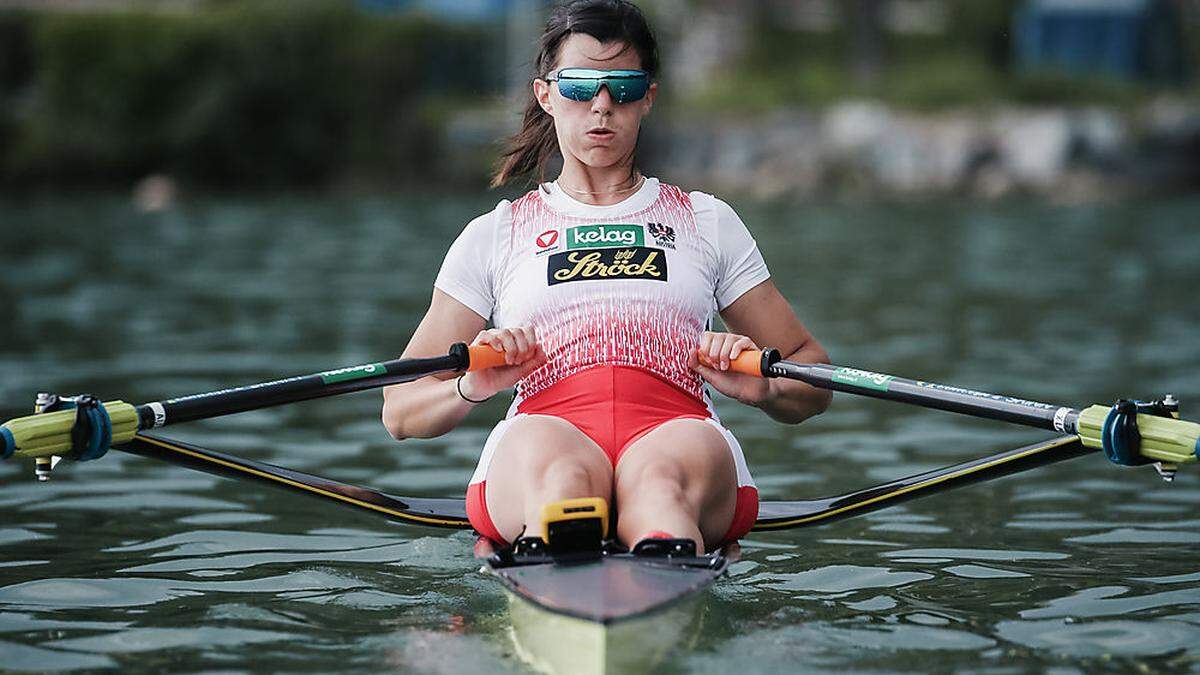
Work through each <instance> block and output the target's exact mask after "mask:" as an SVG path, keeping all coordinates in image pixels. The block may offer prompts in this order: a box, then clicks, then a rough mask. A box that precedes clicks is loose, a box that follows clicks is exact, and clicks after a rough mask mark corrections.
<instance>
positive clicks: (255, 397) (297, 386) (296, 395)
mask: <svg viewBox="0 0 1200 675" xmlns="http://www.w3.org/2000/svg"><path fill="white" fill-rule="evenodd" d="M489 349H490V347H489ZM466 367H467V364H466V357H465V356H464V355H461V354H457V353H454V352H452V353H450V354H447V355H446V356H435V357H432V358H424V359H396V360H394V361H384V362H382V363H366V364H363V365H360V366H353V367H350V368H339V369H337V370H329V371H325V372H321V373H313V374H312V375H300V376H297V377H287V378H283V379H281V380H273V381H271V382H263V383H260V384H252V385H248V386H244V387H233V388H230V389H220V390H217V391H210V392H206V393H203V394H193V395H190V396H181V397H179V398H172V399H167V400H165V401H155V402H153V403H146V404H143V405H140V406H138V407H137V410H138V428H139V429H142V430H144V429H154V428H158V427H162V426H166V425H168V424H179V423H180V422H191V421H193V420H200V419H208V418H211V417H220V416H222V415H232V414H234V413H240V412H246V411H249V410H258V409H260V408H269V407H272V406H277V405H283V404H285V403H297V402H299V401H307V400H311V399H314V398H324V397H326V396H336V395H338V394H346V393H350V392H355V391H363V390H365V389H375V388H377V387H386V386H388V385H392V384H400V383H402V382H411V381H412V380H416V379H420V378H422V377H425V376H426V375H430V374H433V373H440V372H444V371H453V370H466Z"/></svg>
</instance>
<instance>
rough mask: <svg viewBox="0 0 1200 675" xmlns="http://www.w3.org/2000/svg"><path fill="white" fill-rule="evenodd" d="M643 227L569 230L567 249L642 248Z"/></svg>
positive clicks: (602, 227)
mask: <svg viewBox="0 0 1200 675" xmlns="http://www.w3.org/2000/svg"><path fill="white" fill-rule="evenodd" d="M644 243H645V234H644V232H643V228H642V226H641V225H580V226H578V227H572V228H570V229H568V230H567V248H568V249H573V248H616V247H622V246H642V245H643V244H644Z"/></svg>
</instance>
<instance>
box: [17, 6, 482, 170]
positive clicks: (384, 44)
mask: <svg viewBox="0 0 1200 675" xmlns="http://www.w3.org/2000/svg"><path fill="white" fill-rule="evenodd" d="M492 39H493V38H492V37H490V36H489V35H487V34H486V33H484V32H482V31H480V30H472V29H469V28H460V27H447V26H442V25H436V26H435V25H434V24H432V23H431V22H430V21H428V20H427V19H422V18H420V17H411V16H410V17H380V16H367V15H363V14H362V13H360V12H358V11H356V10H355V9H354V7H353V4H352V3H351V2H348V1H347V2H327V1H316V0H291V1H288V2H270V3H263V2H245V3H242V2H237V3H224V4H222V5H219V6H217V7H216V8H214V9H213V10H211V11H206V12H203V13H199V14H168V13H137V12H131V13H123V12H122V13H111V12H106V13H94V14H91V13H75V12H70V13H52V14H41V13H30V12H7V13H0V45H3V47H0V64H4V65H3V66H0V110H2V111H4V112H3V116H2V117H0V141H3V143H2V144H0V145H2V146H3V147H4V148H6V149H7V150H5V151H3V152H0V162H2V164H0V177H2V178H3V179H4V182H5V183H8V184H10V185H21V184H30V183H47V182H53V183H59V184H62V183H66V184H90V183H101V184H108V183H126V182H128V181H130V180H134V179H137V178H140V177H142V176H145V175H147V174H149V173H155V172H165V173H169V174H172V175H176V176H180V177H183V178H185V179H187V180H189V181H191V182H195V183H199V184H204V185H210V186H230V187H232V186H237V187H243V186H249V187H272V186H281V185H299V186H304V185H319V184H323V183H326V182H328V181H330V180H332V179H335V178H339V179H344V178H346V177H347V176H348V175H349V176H353V175H354V174H356V173H362V174H364V175H386V176H388V177H389V178H390V179H404V178H406V177H410V176H413V175H417V174H421V173H423V172H425V171H427V166H426V162H425V160H426V158H428V157H429V156H430V154H431V153H433V152H434V148H432V147H430V142H431V141H430V139H431V138H434V137H436V135H435V134H431V133H429V131H430V125H431V120H430V119H429V115H427V114H425V113H423V107H424V106H427V105H428V104H429V101H430V99H431V97H432V98H433V99H434V100H436V98H437V97H439V96H453V95H456V93H458V94H461V93H464V92H468V91H471V90H479V89H480V88H482V87H483V79H484V77H485V73H486V72H487V67H485V64H484V59H486V58H487V55H488V53H489V51H491V45H490V41H491V40H492ZM435 64H436V66H437V67H436V68H435V67H434V66H435ZM446 70H452V71H454V72H455V73H456V74H457V75H458V77H456V78H453V79H448V78H443V77H438V76H436V75H437V73H442V72H445V71H446Z"/></svg>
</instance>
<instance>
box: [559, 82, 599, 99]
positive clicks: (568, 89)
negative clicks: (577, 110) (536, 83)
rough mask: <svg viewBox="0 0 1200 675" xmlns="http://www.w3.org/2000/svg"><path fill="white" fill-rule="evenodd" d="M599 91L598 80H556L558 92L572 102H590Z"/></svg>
mask: <svg viewBox="0 0 1200 675" xmlns="http://www.w3.org/2000/svg"><path fill="white" fill-rule="evenodd" d="M599 91H600V80H597V79H595V78H575V77H571V78H567V77H560V78H559V79H558V92H559V93H560V94H562V95H563V96H565V97H567V98H569V99H571V100H572V101H590V100H592V98H593V97H594V96H595V95H596V94H597V93H599Z"/></svg>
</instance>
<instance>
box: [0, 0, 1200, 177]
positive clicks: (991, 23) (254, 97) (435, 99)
mask: <svg viewBox="0 0 1200 675" xmlns="http://www.w3.org/2000/svg"><path fill="white" fill-rule="evenodd" d="M780 1H783V0H780ZM692 3H693V4H691V5H689V7H690V11H689V12H687V13H683V12H667V11H666V10H665V9H664V7H665V6H661V5H656V4H654V3H653V2H649V1H647V2H646V3H644V4H645V5H646V9H647V13H648V14H649V15H650V17H651V20H652V22H653V23H654V25H655V27H656V29H657V30H658V32H659V35H660V38H661V41H662V43H663V44H662V51H663V55H664V62H667V63H668V67H667V68H666V69H665V71H664V86H665V88H666V91H668V92H670V93H669V95H668V96H666V97H665V98H664V100H663V102H664V103H666V105H667V107H668V108H669V109H670V108H674V109H676V110H678V111H686V113H687V114H689V115H695V114H697V111H701V110H703V111H706V112H713V113H716V114H718V115H719V114H721V113H729V112H739V113H740V112H753V111H769V110H773V109H777V108H779V107H798V106H808V107H812V106H823V105H828V104H831V103H834V102H836V101H839V100H843V99H846V98H848V97H870V98H874V99H878V100H881V101H883V102H886V103H889V104H892V105H895V106H899V107H904V108H910V109H917V110H935V109H941V108H946V107H957V106H980V105H994V104H1000V103H1006V102H1017V103H1037V104H1043V103H1049V104H1100V105H1109V106H1127V105H1132V104H1136V103H1138V102H1141V101H1144V100H1145V99H1146V97H1147V96H1148V95H1152V94H1156V93H1158V92H1160V91H1164V90H1167V89H1169V88H1167V87H1163V86H1160V85H1150V84H1145V83H1142V84H1135V83H1128V82H1121V81H1115V80H1099V79H1098V80H1087V79H1081V78H1079V77H1065V76H1055V75H1052V74H1042V75H1037V76H1032V75H1019V74H1016V73H1015V72H1014V68H1013V67H1012V62H1011V61H1012V36H1011V32H1010V31H1011V24H1012V18H1013V13H1014V11H1015V9H1016V8H1017V6H1018V4H1019V0H971V1H962V2H956V1H955V2H945V3H942V4H941V5H940V6H941V7H943V8H944V10H945V12H946V14H945V16H944V17H942V21H941V27H940V28H939V29H935V30H929V31H926V32H921V31H908V32H902V33H901V32H895V31H887V30H883V31H877V33H876V35H875V36H874V37H873V38H872V40H873V42H872V44H871V46H872V47H873V48H874V50H875V51H876V57H875V60H876V63H875V64H874V65H873V66H872V68H870V69H868V70H872V71H873V72H870V73H868V76H863V75H862V72H861V65H862V63H861V59H862V47H863V42H862V39H861V37H862V36H861V34H859V33H856V30H859V29H860V26H859V25H858V24H857V23H856V22H855V21H854V20H852V17H851V14H852V12H851V10H850V9H847V8H849V7H851V6H852V5H853V3H851V2H850V0H846V2H845V3H844V4H837V5H831V6H833V7H837V8H840V9H839V11H841V12H842V16H841V20H839V21H835V22H834V23H833V25H832V26H831V27H826V28H823V29H814V28H803V27H799V26H797V25H796V24H795V22H793V23H791V24H789V22H787V21H781V20H780V16H779V12H778V10H779V7H780V4H779V2H775V3H772V2H765V1H764V2H758V3H746V4H744V5H737V6H731V7H734V11H735V13H736V14H737V16H739V21H741V22H742V24H741V28H742V29H743V34H744V43H745V44H744V46H743V47H742V48H741V49H740V50H736V51H735V53H734V54H733V55H732V57H731V59H730V61H729V62H727V63H722V64H720V65H719V66H718V67H716V68H714V69H713V70H712V71H711V72H709V73H707V74H706V75H705V76H704V77H703V78H702V79H701V83H700V84H698V85H695V86H690V87H687V88H683V87H680V88H675V87H673V85H672V82H671V77H672V73H673V72H678V69H674V70H673V69H672V68H671V67H669V62H670V61H671V58H672V54H673V53H675V47H676V45H677V44H678V43H679V41H680V40H682V39H685V38H687V37H689V36H690V34H689V33H688V31H689V30H691V29H692V23H691V22H692V21H693V20H694V19H695V18H696V16H697V13H699V12H701V11H717V10H716V5H715V4H714V2H712V1H710V0H706V1H705V2H701V0H692ZM133 6H134V7H142V9H132V10H127V11H95V12H84V11H71V12H45V11H31V10H0V184H2V185H4V186H8V187H20V186H28V185H39V184H50V185H89V184H99V185H112V184H120V185H128V184H130V183H131V182H132V181H135V180H137V179H140V178H142V177H144V176H146V175H149V174H152V173H165V174H169V175H171V176H174V177H176V178H179V179H181V180H183V181H185V182H187V183H189V184H196V185H203V186H209V187H235V188H264V187H265V188H270V187H276V186H319V185H329V184H331V183H338V182H352V183H354V182H371V183H384V184H397V183H399V182H403V181H409V180H416V181H418V182H421V181H424V182H429V181H432V180H441V179H461V178H462V177H463V176H462V175H460V174H461V173H462V167H463V166H464V160H463V157H462V152H460V153H459V155H458V156H457V157H456V159H455V160H454V161H447V162H440V161H436V160H437V158H439V157H443V156H445V155H447V154H448V151H449V150H451V149H452V148H448V147H446V146H445V144H447V143H450V142H451V141H448V140H445V139H447V134H446V130H447V120H449V119H451V118H452V117H454V115H455V114H456V113H457V112H459V111H461V110H462V109H463V108H474V109H478V110H480V111H481V112H482V114H483V116H491V118H492V119H496V117H495V116H497V115H501V114H512V111H510V110H508V109H506V108H505V107H504V106H503V104H502V103H501V101H502V97H503V95H504V90H505V87H506V86H508V84H509V80H508V75H509V73H508V70H507V69H508V68H509V67H510V66H509V63H510V62H509V59H511V58H512V57H513V52H512V50H511V49H510V48H509V47H508V46H506V45H505V39H506V35H505V31H506V26H505V25H504V21H493V22H488V23H474V24H472V23H459V24H448V23H445V22H438V21H435V20H433V19H430V18H427V17H422V16H420V15H418V14H387V13H368V12H364V11H362V10H360V9H358V8H356V6H355V3H354V1H353V0H220V1H216V0H213V1H211V2H208V3H202V4H201V5H200V6H201V7H202V9H200V10H197V11H191V12H167V11H151V9H149V8H152V5H145V4H143V5H133ZM728 9H729V8H728V7H722V8H720V10H719V11H718V13H720V12H721V11H727V10H728ZM1183 12H1184V13H1183V16H1184V26H1183V30H1184V31H1185V32H1186V38H1185V44H1186V45H1188V48H1189V49H1190V50H1192V54H1191V55H1192V61H1193V63H1195V62H1196V61H1197V59H1200V52H1198V51H1197V50H1200V17H1198V16H1197V13H1198V12H1200V2H1193V3H1190V4H1187V5H1186V9H1184V10H1183ZM530 51H532V47H530ZM680 53H682V50H681V52H680ZM530 56H532V54H530ZM1189 87H1190V88H1189V89H1180V88H1178V87H1176V88H1174V89H1170V91H1172V92H1174V93H1176V94H1179V93H1183V94H1184V95H1187V96H1191V97H1193V98H1196V99H1200V95H1198V94H1197V91H1196V88H1195V85H1189ZM513 119H514V120H515V119H516V118H515V115H514V116H513ZM479 128H480V129H482V128H483V125H479ZM484 132H487V130H486V129H484ZM463 133H466V134H467V135H470V134H476V135H478V134H479V133H480V132H479V131H478V130H477V129H475V128H474V127H471V128H468V129H467V130H466V131H465V132H463ZM495 140H499V139H495ZM472 142H473V141H472ZM465 152H466V153H467V154H468V155H469V156H468V157H467V159H466V160H465V161H466V162H467V163H470V164H471V167H470V171H471V173H472V175H471V176H470V178H471V179H472V180H475V179H478V178H479V177H480V176H481V175H482V174H483V173H484V171H485V170H486V166H487V165H488V164H489V163H490V162H491V161H492V160H493V159H494V158H493V157H491V156H486V157H485V156H483V155H484V154H488V153H485V152H479V151H475V150H469V149H468V150H466V151H465ZM472 153H473V154H472ZM477 155H478V157H476V156H477ZM455 162H457V164H455ZM447 167H449V168H447ZM439 171H443V172H445V173H446V174H447V175H446V176H443V175H440V174H439V173H438V172H439ZM455 172H457V173H455Z"/></svg>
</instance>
